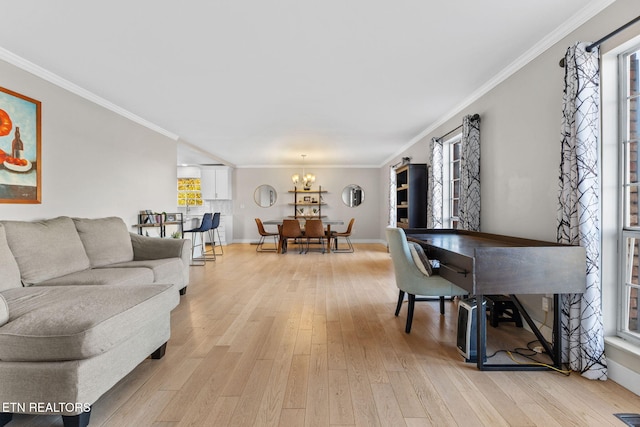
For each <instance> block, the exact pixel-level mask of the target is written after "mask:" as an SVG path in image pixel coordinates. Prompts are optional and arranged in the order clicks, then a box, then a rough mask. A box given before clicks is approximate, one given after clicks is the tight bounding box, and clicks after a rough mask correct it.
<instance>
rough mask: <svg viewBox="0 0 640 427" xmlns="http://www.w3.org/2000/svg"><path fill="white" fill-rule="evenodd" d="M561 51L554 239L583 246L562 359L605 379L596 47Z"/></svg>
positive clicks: (565, 302)
mask: <svg viewBox="0 0 640 427" xmlns="http://www.w3.org/2000/svg"><path fill="white" fill-rule="evenodd" d="M586 46H587V44H586V43H578V44H576V45H575V46H572V47H570V48H569V49H568V50H567V53H566V55H565V78H564V80H565V88H564V96H563V104H564V105H563V115H562V157H561V161H560V195H559V202H560V206H559V213H558V241H559V242H561V243H569V244H575V245H581V246H584V247H585V249H586V253H587V264H586V266H585V268H586V273H587V284H586V285H587V288H586V291H585V293H584V294H569V295H563V298H562V306H561V309H562V316H561V324H562V334H563V337H562V338H563V344H564V345H563V360H564V362H566V363H569V366H570V368H571V369H572V370H575V371H579V372H581V373H582V375H583V376H585V377H587V378H590V379H600V380H606V379H607V362H606V358H605V355H604V327H603V323H602V285H601V282H600V248H601V242H600V240H601V231H600V221H601V219H600V215H601V209H600V177H599V171H600V166H599V159H600V152H599V144H600V142H599V138H600V112H599V106H600V96H599V76H600V74H599V64H598V50H597V49H594V50H592V51H591V52H587V51H586Z"/></svg>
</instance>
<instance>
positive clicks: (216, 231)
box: [211, 227, 224, 255]
mask: <svg viewBox="0 0 640 427" xmlns="http://www.w3.org/2000/svg"><path fill="white" fill-rule="evenodd" d="M215 233H216V234H217V235H218V246H220V253H219V254H216V243H215V240H214V238H213V233H212V234H211V245H212V246H213V253H214V255H224V249H222V239H220V231H218V228H217V227H216V229H215Z"/></svg>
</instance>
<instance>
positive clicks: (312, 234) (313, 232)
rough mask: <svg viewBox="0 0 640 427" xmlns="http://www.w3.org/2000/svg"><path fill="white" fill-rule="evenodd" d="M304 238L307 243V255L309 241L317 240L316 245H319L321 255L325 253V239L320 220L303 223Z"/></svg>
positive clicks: (309, 220)
mask: <svg viewBox="0 0 640 427" xmlns="http://www.w3.org/2000/svg"><path fill="white" fill-rule="evenodd" d="M304 237H305V241H306V243H307V249H306V251H305V253H309V243H310V242H311V239H318V243H320V246H321V247H322V253H324V252H325V250H324V249H325V247H324V238H325V237H326V232H325V230H324V224H323V223H322V220H321V219H308V220H307V221H306V222H305V224H304Z"/></svg>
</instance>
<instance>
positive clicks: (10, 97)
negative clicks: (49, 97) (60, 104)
mask: <svg viewBox="0 0 640 427" xmlns="http://www.w3.org/2000/svg"><path fill="white" fill-rule="evenodd" d="M41 132H42V130H41V103H40V101H37V100H35V99H33V98H29V97H27V96H25V95H22V94H19V93H17V92H14V91H12V90H10V89H7V88H4V87H0V203H33V204H39V203H42V161H41V142H42V141H41V139H42V138H41Z"/></svg>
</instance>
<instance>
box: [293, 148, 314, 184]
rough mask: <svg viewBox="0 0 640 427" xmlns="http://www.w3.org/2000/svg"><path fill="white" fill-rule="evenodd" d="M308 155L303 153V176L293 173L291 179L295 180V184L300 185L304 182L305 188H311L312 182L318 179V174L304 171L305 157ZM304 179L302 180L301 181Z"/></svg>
mask: <svg viewBox="0 0 640 427" xmlns="http://www.w3.org/2000/svg"><path fill="white" fill-rule="evenodd" d="M305 157H307V155H306V154H302V178H301V177H300V175H299V174H297V173H296V174H293V176H292V177H291V180H292V181H293V185H298V183H299V182H302V187H303V188H304V189H305V190H311V184H313V183H314V182H315V181H316V176H315V175H314V174H312V173H305V172H304V158H305ZM301 179H302V181H300V180H301Z"/></svg>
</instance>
